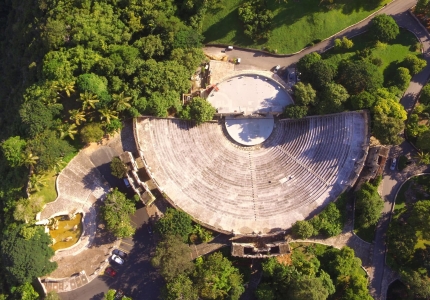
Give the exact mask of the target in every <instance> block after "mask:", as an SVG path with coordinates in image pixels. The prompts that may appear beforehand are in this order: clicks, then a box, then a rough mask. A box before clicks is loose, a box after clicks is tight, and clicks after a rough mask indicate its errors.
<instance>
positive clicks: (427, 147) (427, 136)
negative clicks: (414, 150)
mask: <svg viewBox="0 0 430 300" xmlns="http://www.w3.org/2000/svg"><path fill="white" fill-rule="evenodd" d="M417 147H418V148H419V149H421V150H422V151H430V130H426V131H424V132H423V133H422V134H421V135H419V136H418V138H417Z"/></svg>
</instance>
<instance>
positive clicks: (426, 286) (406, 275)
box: [400, 270, 430, 299]
mask: <svg viewBox="0 0 430 300" xmlns="http://www.w3.org/2000/svg"><path fill="white" fill-rule="evenodd" d="M400 275H401V278H402V282H404V283H405V284H406V285H407V287H408V288H409V290H410V291H411V292H412V293H413V294H414V295H415V296H417V297H418V298H424V299H428V298H429V297H430V283H429V281H428V278H427V276H425V277H423V276H422V275H421V274H420V273H418V272H416V271H412V270H411V271H403V272H401V273H400Z"/></svg>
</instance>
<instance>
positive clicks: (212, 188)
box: [135, 112, 368, 234]
mask: <svg viewBox="0 0 430 300" xmlns="http://www.w3.org/2000/svg"><path fill="white" fill-rule="evenodd" d="M135 122H136V123H135V131H136V137H137V141H136V143H137V146H138V149H139V150H140V153H141V154H142V156H143V159H144V160H145V161H146V163H147V165H148V166H149V170H148V171H149V173H150V174H151V175H152V176H153V178H154V179H155V180H156V182H157V183H158V185H159V188H160V189H161V190H162V191H163V192H165V193H166V194H167V195H168V196H169V198H170V200H171V201H172V202H173V204H174V205H176V206H178V207H180V208H181V209H183V210H184V211H186V212H187V213H189V214H190V215H191V216H193V217H194V218H196V219H198V220H199V221H201V222H202V223H205V224H207V225H209V226H212V227H213V228H215V229H218V230H223V231H229V232H231V231H232V230H233V231H234V232H235V233H243V234H249V233H252V232H256V233H258V232H262V233H271V232H274V231H278V230H282V229H287V228H289V227H290V226H291V225H292V224H293V223H294V222H295V221H297V220H303V219H305V218H306V217H308V216H310V215H311V214H314V213H316V212H318V211H319V210H321V209H322V208H323V207H324V205H326V204H327V203H329V202H330V201H332V200H334V199H335V198H336V197H338V196H339V194H340V193H341V192H342V191H343V190H344V189H345V188H346V187H348V186H350V185H352V184H353V183H354V180H355V178H356V173H357V172H359V171H360V169H359V168H357V165H356V162H358V161H363V159H364V157H363V156H364V155H365V151H363V145H366V144H368V142H367V138H368V137H367V124H366V122H365V117H364V113H363V112H348V113H340V114H333V115H327V116H316V117H307V118H304V119H300V120H290V119H287V120H280V121H278V122H277V123H276V124H275V128H274V129H273V132H272V134H271V136H270V137H269V138H268V139H267V140H266V141H265V142H263V143H262V144H260V145H258V147H244V146H241V145H238V144H235V143H234V142H232V141H231V140H229V139H228V138H227V137H226V136H225V134H224V132H225V130H224V128H223V126H224V125H223V124H221V123H217V122H209V123H204V124H202V125H200V126H195V125H194V124H193V123H192V122H190V121H184V120H178V119H158V118H144V117H142V118H138V119H137V120H136V121H135Z"/></svg>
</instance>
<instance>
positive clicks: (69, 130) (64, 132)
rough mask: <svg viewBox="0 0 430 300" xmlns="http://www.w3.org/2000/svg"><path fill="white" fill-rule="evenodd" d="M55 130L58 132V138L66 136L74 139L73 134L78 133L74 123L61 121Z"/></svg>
mask: <svg viewBox="0 0 430 300" xmlns="http://www.w3.org/2000/svg"><path fill="white" fill-rule="evenodd" d="M57 130H58V131H59V132H60V139H64V138H65V137H66V136H68V137H70V138H71V139H72V140H74V139H75V134H77V133H78V131H77V130H76V124H68V123H63V124H61V125H59V126H58V127H57Z"/></svg>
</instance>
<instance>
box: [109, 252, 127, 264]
mask: <svg viewBox="0 0 430 300" xmlns="http://www.w3.org/2000/svg"><path fill="white" fill-rule="evenodd" d="M111 260H112V261H113V262H114V263H116V264H118V265H122V264H124V260H123V259H122V258H121V257H119V256H118V255H116V254H112V256H111Z"/></svg>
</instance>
